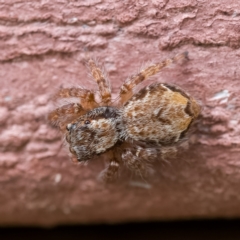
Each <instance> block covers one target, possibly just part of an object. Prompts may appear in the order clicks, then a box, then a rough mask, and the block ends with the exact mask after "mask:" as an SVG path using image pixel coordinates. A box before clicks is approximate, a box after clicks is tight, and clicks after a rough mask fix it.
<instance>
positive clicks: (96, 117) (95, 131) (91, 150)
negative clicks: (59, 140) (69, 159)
mask: <svg viewBox="0 0 240 240" xmlns="http://www.w3.org/2000/svg"><path fill="white" fill-rule="evenodd" d="M121 125H122V120H121V112H120V111H119V110H118V109H117V108H113V107H98V108H95V109H94V110H91V111H89V112H88V113H86V114H85V115H83V116H81V117H79V118H77V119H76V120H75V121H74V122H73V123H69V124H68V125H67V130H68V132H67V133H66V141H67V142H68V143H69V146H70V147H69V149H70V152H71V153H72V154H74V155H75V156H76V157H77V160H78V161H85V160H89V159H91V158H92V157H94V155H96V154H100V153H103V152H106V151H107V150H108V149H109V148H111V147H112V146H114V145H115V144H116V142H117V141H118V140H120V139H121V130H122V126H121Z"/></svg>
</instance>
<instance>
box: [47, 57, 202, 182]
mask: <svg viewBox="0 0 240 240" xmlns="http://www.w3.org/2000/svg"><path fill="white" fill-rule="evenodd" d="M186 57H187V54H186V53H182V54H179V55H176V56H175V57H174V58H172V59H167V60H165V61H163V62H160V63H156V64H152V65H150V66H148V67H146V68H145V69H143V70H142V71H140V72H139V73H138V74H136V75H132V76H131V77H130V78H129V79H127V81H126V82H125V83H124V84H123V85H122V87H121V88H120V93H119V98H118V102H116V101H113V100H112V97H111V88H110V86H109V82H108V81H107V80H106V76H105V75H104V73H103V71H102V70H101V69H100V68H99V67H98V66H97V64H96V63H95V62H94V61H93V60H92V59H89V60H88V65H89V68H90V71H91V74H92V76H93V78H94V79H95V80H96V82H97V84H98V86H99V93H100V97H101V102H97V101H96V100H95V94H94V92H92V91H90V90H87V89H82V88H63V89H60V91H59V92H58V93H57V94H56V97H57V98H68V97H71V98H72V97H75V98H78V99H79V100H80V101H79V103H70V104H66V105H64V106H62V107H60V108H57V109H55V110H54V111H53V112H51V113H50V115H49V119H50V120H51V122H52V123H54V124H55V125H57V126H58V127H59V128H60V130H61V131H62V132H63V133H64V136H65V140H66V142H67V143H68V145H69V151H70V152H71V154H72V156H73V160H74V161H78V162H82V161H87V160H90V159H92V158H94V157H95V156H96V155H100V154H101V155H102V154H106V155H107V157H108V158H109V161H110V163H109V165H108V167H107V168H106V169H105V170H104V171H103V172H102V173H101V178H102V179H103V180H104V181H107V182H109V181H113V180H116V179H117V178H118V173H119V167H120V164H121V162H123V163H124V165H126V166H127V167H128V168H129V169H130V170H132V171H133V172H135V173H136V174H139V175H141V176H146V175H148V174H149V173H150V172H151V162H152V161H153V160H155V159H156V158H162V159H164V158H165V157H166V156H171V155H174V154H175V153H176V148H175V147H174V146H175V145H177V144H178V143H179V142H181V141H182V140H183V138H184V137H185V135H186V133H187V132H188V130H189V128H190V126H191V124H192V123H193V122H194V120H195V119H196V118H197V116H198V115H199V112H200V106H199V104H198V103H197V102H196V101H195V100H194V98H192V97H191V96H190V95H189V94H187V93H186V92H184V91H183V90H182V89H180V88H178V87H176V86H171V85H168V84H164V83H155V84H152V85H149V86H146V87H144V88H142V89H141V90H140V91H138V92H137V93H134V92H133V89H134V87H135V86H137V85H138V84H139V83H141V82H142V81H144V80H145V79H146V78H147V77H149V76H152V75H154V74H156V73H158V72H159V71H160V70H161V69H162V68H164V67H166V66H168V65H169V64H171V63H172V62H174V61H177V60H180V59H184V58H186Z"/></svg>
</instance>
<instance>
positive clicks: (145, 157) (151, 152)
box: [122, 147, 157, 178]
mask: <svg viewBox="0 0 240 240" xmlns="http://www.w3.org/2000/svg"><path fill="white" fill-rule="evenodd" d="M156 157H157V151H156V150H155V149H154V148H146V149H145V148H142V147H137V148H134V149H130V148H128V149H125V151H124V152H123V153H122V160H123V162H124V164H125V165H126V167H127V168H128V169H130V170H131V171H132V172H134V173H136V174H137V175H140V176H141V177H142V178H143V177H147V176H149V175H151V174H152V173H153V169H152V165H151V162H152V161H153V160H154V159H155V158H156Z"/></svg>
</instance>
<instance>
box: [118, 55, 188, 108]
mask: <svg viewBox="0 0 240 240" xmlns="http://www.w3.org/2000/svg"><path fill="white" fill-rule="evenodd" d="M180 59H187V52H184V53H181V54H177V55H176V56H174V57H173V58H169V59H166V60H164V61H162V62H159V63H155V64H151V65H149V66H148V67H146V68H144V69H143V70H141V71H140V72H139V73H137V74H135V75H132V76H130V77H129V78H128V79H127V80H126V82H125V83H123V85H122V87H121V89H120V94H119V97H120V99H119V103H120V104H124V103H125V102H127V101H128V100H129V99H130V98H131V97H132V95H133V89H134V87H136V86H137V85H138V84H139V83H141V82H142V81H144V80H146V79H147V78H148V77H150V76H153V75H155V74H156V73H158V72H160V71H161V70H162V69H163V68H165V67H167V66H169V65H170V64H172V63H173V62H176V61H179V60H180Z"/></svg>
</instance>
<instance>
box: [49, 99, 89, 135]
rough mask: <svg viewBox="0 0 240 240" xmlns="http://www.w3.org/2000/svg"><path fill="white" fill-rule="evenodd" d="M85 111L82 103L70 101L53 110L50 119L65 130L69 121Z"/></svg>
mask: <svg viewBox="0 0 240 240" xmlns="http://www.w3.org/2000/svg"><path fill="white" fill-rule="evenodd" d="M85 112H86V111H85V110H84V109H83V107H82V106H81V105H80V104H78V103H69V104H66V105H63V106H62V107H59V108H57V109H55V110H54V111H52V112H51V113H50V114H49V115H48V119H49V120H50V122H51V123H52V124H53V125H55V126H57V127H59V128H60V130H61V131H63V132H64V131H65V130H66V126H67V124H68V123H71V122H72V121H74V119H76V118H78V117H79V116H81V115H83V114H84V113H85Z"/></svg>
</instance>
